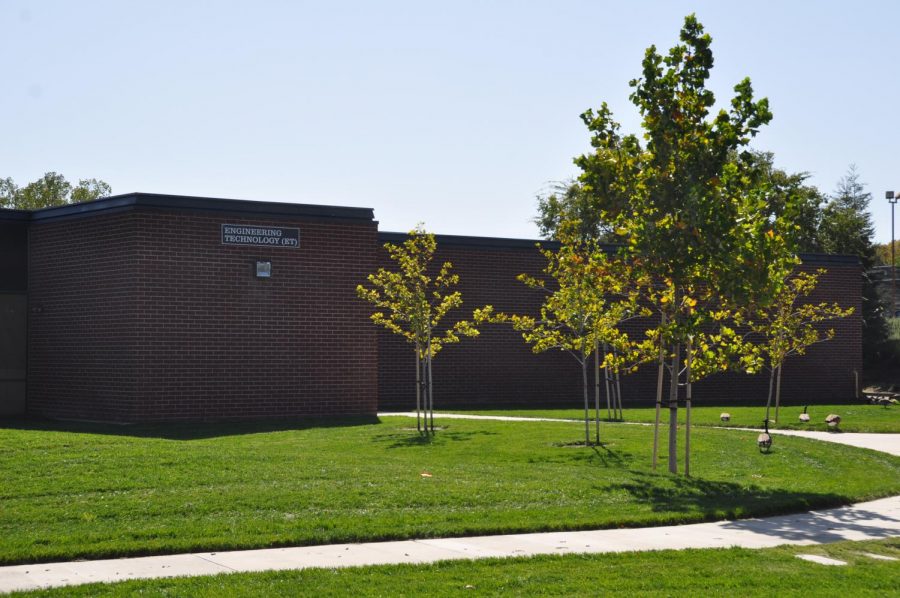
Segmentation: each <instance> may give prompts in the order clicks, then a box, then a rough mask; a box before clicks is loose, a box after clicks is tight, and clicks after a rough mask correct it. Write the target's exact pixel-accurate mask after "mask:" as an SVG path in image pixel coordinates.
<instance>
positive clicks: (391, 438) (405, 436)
mask: <svg viewBox="0 0 900 598" xmlns="http://www.w3.org/2000/svg"><path fill="white" fill-rule="evenodd" d="M496 435H497V432H489V431H485V430H472V431H466V432H458V431H454V430H448V429H446V428H445V429H443V430H438V431H436V432H435V433H434V434H424V433H419V432H418V431H416V429H415V428H412V429H410V430H408V431H397V432H390V433H386V434H375V435H374V436H373V437H372V442H374V443H378V444H385V445H386V448H389V449H397V448H409V447H414V446H441V445H445V444H449V443H451V442H466V441H468V440H472V439H473V438H475V437H478V436H496Z"/></svg>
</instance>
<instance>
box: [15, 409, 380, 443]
mask: <svg viewBox="0 0 900 598" xmlns="http://www.w3.org/2000/svg"><path fill="white" fill-rule="evenodd" d="M379 423H381V420H379V419H378V417H376V416H374V415H373V416H351V417H321V418H313V417H303V418H284V419H266V420H254V421H221V422H171V423H153V424H113V423H100V422H80V421H59V420H51V419H39V418H11V419H0V429H5V430H21V431H26V430H33V431H41V432H65V433H77V434H101V435H108V436H128V437H133V438H158V439H163V440H202V439H207V438H219V437H225V436H243V435H248V434H264V433H267V432H286V431H292V430H293V431H297V430H308V429H313V428H351V427H358V426H371V425H374V424H379Z"/></svg>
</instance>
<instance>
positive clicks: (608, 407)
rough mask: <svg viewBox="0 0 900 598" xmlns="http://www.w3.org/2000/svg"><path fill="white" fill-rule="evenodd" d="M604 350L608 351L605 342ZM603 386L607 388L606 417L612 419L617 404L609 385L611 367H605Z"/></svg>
mask: <svg viewBox="0 0 900 598" xmlns="http://www.w3.org/2000/svg"><path fill="white" fill-rule="evenodd" d="M603 350H604V351H606V343H603ZM597 374H598V375H599V374H600V372H599V371H598V372H597ZM603 386H604V388H605V389H606V419H608V420H610V421H612V418H613V414H612V410H613V406H614V405H615V403H613V402H612V400H611V395H610V392H611V391H610V387H609V369H608V368H603Z"/></svg>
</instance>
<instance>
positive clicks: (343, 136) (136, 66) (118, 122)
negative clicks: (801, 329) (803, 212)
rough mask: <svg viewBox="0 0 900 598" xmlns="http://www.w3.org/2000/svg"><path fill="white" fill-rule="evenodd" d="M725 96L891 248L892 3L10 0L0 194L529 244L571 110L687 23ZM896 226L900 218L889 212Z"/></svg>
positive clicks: (562, 152)
mask: <svg viewBox="0 0 900 598" xmlns="http://www.w3.org/2000/svg"><path fill="white" fill-rule="evenodd" d="M690 12H696V13H697V15H698V17H699V19H700V20H701V22H702V23H703V24H704V25H705V26H706V28H707V31H709V32H710V33H711V34H712V36H713V40H714V43H713V51H714V53H715V58H716V68H715V69H714V71H713V79H712V81H711V86H712V88H713V89H714V90H716V92H717V97H718V99H719V100H720V101H727V99H728V98H730V90H731V87H732V86H733V85H734V84H735V83H736V82H738V81H739V80H740V79H741V78H742V77H744V76H749V77H751V78H752V80H753V84H754V88H755V90H756V92H757V94H758V95H759V96H767V97H768V98H769V99H770V101H771V106H772V110H773V112H774V114H775V119H774V121H773V123H772V124H771V125H770V126H769V127H768V128H766V129H765V130H764V132H763V133H762V134H761V135H760V136H759V137H758V139H757V141H756V143H755V145H756V147H758V148H760V149H765V150H770V151H773V152H775V154H776V159H777V163H778V165H779V166H781V167H782V168H785V169H787V170H790V171H801V170H802V171H808V172H810V173H811V174H812V181H813V182H814V183H815V184H816V185H818V186H819V187H820V188H822V189H823V190H826V191H831V190H832V189H833V188H834V186H835V183H836V182H837V180H838V179H839V178H840V177H841V176H842V175H843V174H844V173H845V171H846V169H847V166H848V165H849V164H850V163H856V164H857V166H858V168H859V172H860V174H861V176H862V180H863V181H865V182H866V183H867V185H868V189H869V190H870V191H871V192H872V194H873V196H874V199H873V202H872V213H873V216H874V219H875V223H876V226H877V240H879V241H885V240H887V239H888V238H889V237H890V209H889V207H888V204H887V202H886V201H885V199H884V191H885V190H886V189H889V188H891V189H896V190H897V191H900V168H898V165H900V2H896V1H893V0H891V1H888V0H885V1H881V2H864V1H857V2H849V1H846V0H845V1H843V2H825V1H807V2H799V1H798V2H785V1H782V2H772V1H757V2H726V1H717V2H680V1H659V2H622V1H617V2H604V1H599V0H598V1H593V2H574V1H573V2H569V1H565V0H555V1H549V0H548V1H546V2H514V1H508V2H489V1H481V2H469V1H461V0H457V1H454V2H440V3H438V2H427V1H422V0H419V1H410V2H333V1H325V0H323V1H321V2H266V1H247V2H224V1H223V2H191V1H186V0H179V1H177V2H167V1H152V2H151V1H146V2H131V1H128V2H123V1H121V0H117V1H110V2H99V1H91V0H79V1H77V2H74V1H57V2H52V1H41V2H33V1H25V0H0V23H2V35H0V64H2V72H3V75H4V77H3V78H4V84H3V92H2V93H0V119H2V143H0V176H2V177H5V176H11V177H13V178H14V179H15V180H16V181H17V182H18V183H20V184H22V183H26V182H28V181H30V180H33V179H35V178H37V177H39V176H41V175H42V174H43V173H44V172H45V171H48V170H56V171H58V172H61V173H63V174H65V175H66V176H67V177H68V178H69V179H70V180H74V179H78V178H83V177H98V178H102V179H104V180H106V181H107V182H109V183H110V184H111V185H112V187H113V191H114V192H116V193H125V192H130V191H147V192H159V193H175V194H186V195H204V196H214V197H233V198H244V199H256V200H267V201H290V202H301V203H321V204H334V205H349V206H366V207H372V208H375V214H376V218H377V219H378V220H379V221H380V223H381V224H380V227H381V229H382V230H407V229H409V228H411V227H412V226H414V225H415V223H416V222H418V221H424V222H425V223H426V225H427V227H428V228H429V229H430V230H433V231H435V232H439V233H445V234H467V235H490V236H508V237H534V236H536V234H537V230H536V228H535V226H534V225H533V224H532V223H531V219H532V218H533V217H534V214H535V199H534V198H535V194H536V193H538V192H540V191H541V190H542V189H544V188H545V186H546V184H547V182H548V181H553V180H560V179H565V178H567V177H570V176H573V175H575V174H577V169H576V168H575V166H574V165H573V164H572V158H573V157H574V156H575V155H577V154H579V153H582V152H583V151H585V150H586V149H587V147H588V135H587V132H586V130H585V129H584V127H583V125H582V124H581V121H580V120H579V118H578V115H579V114H580V113H581V112H582V111H584V110H585V109H586V108H588V107H595V106H597V105H599V104H600V102H601V101H604V100H605V101H607V102H608V103H609V104H610V106H611V107H612V109H613V110H614V112H615V114H616V116H617V117H618V119H619V120H620V121H621V122H622V124H623V128H624V129H625V130H626V131H629V132H630V131H637V124H638V123H637V117H636V113H635V111H634V110H633V108H632V106H631V104H630V103H629V102H628V100H627V98H628V93H629V88H628V80H629V79H631V78H633V77H635V76H637V75H638V74H639V70H640V60H641V57H642V55H643V51H644V49H645V48H646V47H647V46H648V45H650V44H656V45H657V46H658V47H659V48H662V49H667V48H668V47H670V46H671V45H673V44H674V43H675V41H676V39H677V34H678V30H679V28H680V26H681V23H682V20H683V18H684V15H685V14H687V13H690ZM898 217H900V214H898Z"/></svg>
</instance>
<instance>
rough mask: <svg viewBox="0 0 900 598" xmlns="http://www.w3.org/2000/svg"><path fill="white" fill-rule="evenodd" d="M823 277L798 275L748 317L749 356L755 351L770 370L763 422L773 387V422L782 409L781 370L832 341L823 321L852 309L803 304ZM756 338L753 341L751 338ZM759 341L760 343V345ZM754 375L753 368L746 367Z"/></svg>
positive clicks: (770, 403) (832, 331)
mask: <svg viewBox="0 0 900 598" xmlns="http://www.w3.org/2000/svg"><path fill="white" fill-rule="evenodd" d="M823 274H825V270H824V269H819V270H818V271H817V272H816V273H815V274H812V273H809V272H798V273H797V274H796V275H795V276H793V277H792V278H791V279H790V280H789V281H788V283H787V284H785V285H784V286H782V288H781V291H780V292H779V293H778V295H776V297H775V300H774V301H773V302H772V304H771V305H768V306H766V307H764V308H757V309H756V310H755V311H752V312H751V313H750V314H749V321H748V322H747V323H746V325H747V328H748V329H749V330H750V333H751V336H750V338H751V341H752V345H750V346H748V347H747V349H748V353H749V354H752V353H753V352H756V353H757V355H758V356H759V358H760V361H761V362H762V363H764V364H765V367H766V368H767V369H768V370H769V395H768V398H767V399H766V420H767V421H769V419H770V418H769V410H770V408H771V405H772V387H773V383H774V386H775V419H774V421H776V422H777V421H778V411H779V407H780V406H781V368H782V366H783V365H784V362H785V360H786V359H787V358H788V357H790V356H792V355H803V354H805V353H806V349H807V348H809V347H810V346H812V345H814V344H816V343H820V342H823V341H827V340H831V339H832V338H834V329H827V330H823V329H822V328H821V326H819V325H818V324H820V323H821V322H824V321H826V320H833V319H836V318H844V317H847V316H849V315H850V314H852V313H853V308H852V307H851V308H848V309H843V308H841V306H840V305H838V304H837V303H832V304H828V303H819V304H812V303H805V302H804V301H803V300H804V298H805V297H808V296H809V294H810V293H812V291H813V289H815V288H816V284H817V283H818V281H819V277H820V276H821V275H823ZM753 336H755V337H756V338H753ZM759 339H762V342H759ZM749 370H750V372H749V373H753V371H754V370H755V368H749Z"/></svg>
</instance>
